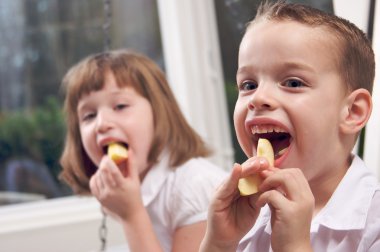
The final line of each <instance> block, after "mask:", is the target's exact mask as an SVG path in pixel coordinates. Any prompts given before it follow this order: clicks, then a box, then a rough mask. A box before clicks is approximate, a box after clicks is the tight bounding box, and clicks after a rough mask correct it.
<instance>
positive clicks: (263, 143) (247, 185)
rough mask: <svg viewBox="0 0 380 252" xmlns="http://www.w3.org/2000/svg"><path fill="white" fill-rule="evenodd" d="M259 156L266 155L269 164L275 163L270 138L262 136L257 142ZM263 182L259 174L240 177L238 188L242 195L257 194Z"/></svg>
mask: <svg viewBox="0 0 380 252" xmlns="http://www.w3.org/2000/svg"><path fill="white" fill-rule="evenodd" d="M257 156H258V157H265V158H266V159H267V160H268V162H269V164H270V165H271V166H273V164H274V153H273V147H272V145H271V143H270V142H269V140H268V139H265V138H260V139H259V142H258V144H257ZM260 184H261V177H260V176H259V175H258V174H254V175H252V176H249V177H246V178H241V179H239V184H238V188H239V191H240V195H242V196H247V195H252V194H255V193H257V192H258V191H259V186H260Z"/></svg>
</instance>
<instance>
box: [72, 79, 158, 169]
mask: <svg viewBox="0 0 380 252" xmlns="http://www.w3.org/2000/svg"><path fill="white" fill-rule="evenodd" d="M77 111H78V119H79V128H80V133H81V140H82V143H83V146H84V149H85V150H86V153H87V155H88V156H89V157H90V159H91V160H92V162H93V163H94V164H95V165H96V166H98V165H99V163H100V161H101V159H102V157H103V156H104V155H106V151H107V146H108V145H109V144H110V143H111V142H121V143H123V144H125V145H127V146H128V164H131V163H133V164H134V165H137V166H138V170H139V173H140V174H141V173H143V172H145V171H146V170H147V169H148V162H147V158H148V154H149V150H150V147H151V144H152V140H153V127H154V126H153V112H152V107H151V105H150V102H149V101H148V100H147V99H146V98H144V97H142V96H141V95H139V94H138V93H137V92H136V91H135V90H134V89H133V88H132V87H123V88H119V87H118V86H117V84H116V80H115V77H114V75H113V74H112V73H108V74H107V75H106V78H105V85H104V87H103V89H101V90H100V91H94V92H91V93H90V94H88V95H84V96H83V97H82V98H81V99H80V101H79V103H78V108H77Z"/></svg>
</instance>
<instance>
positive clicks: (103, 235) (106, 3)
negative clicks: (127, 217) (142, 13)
mask: <svg viewBox="0 0 380 252" xmlns="http://www.w3.org/2000/svg"><path fill="white" fill-rule="evenodd" d="M103 8H104V16H105V18H104V23H103V33H104V41H103V43H104V45H103V46H104V51H108V50H109V49H110V45H111V37H110V27H111V18H112V13H111V0H103ZM101 211H102V215H103V218H102V223H101V225H100V227H99V239H100V243H101V244H100V250H99V251H100V252H104V251H106V247H107V232H108V229H107V214H106V213H105V212H104V210H103V208H102V209H101Z"/></svg>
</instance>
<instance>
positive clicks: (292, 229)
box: [256, 168, 314, 252]
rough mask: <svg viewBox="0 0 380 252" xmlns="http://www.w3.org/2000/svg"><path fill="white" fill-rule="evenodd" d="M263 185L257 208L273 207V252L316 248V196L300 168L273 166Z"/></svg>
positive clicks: (265, 174)
mask: <svg viewBox="0 0 380 252" xmlns="http://www.w3.org/2000/svg"><path fill="white" fill-rule="evenodd" d="M262 175H263V176H264V177H265V179H264V181H263V183H262V184H261V186H260V191H261V192H262V194H260V195H259V197H258V199H257V202H256V207H257V208H260V207H262V206H264V205H265V204H268V205H269V207H270V209H271V212H272V214H271V225H272V236H271V243H272V249H273V251H292V252H294V251H312V250H311V245H310V225H311V220H312V216H313V210H314V196H313V194H312V192H311V189H310V187H309V184H308V181H307V180H306V178H305V176H304V175H303V173H302V171H301V170H300V169H295V168H294V169H277V168H269V169H268V170H265V171H262Z"/></svg>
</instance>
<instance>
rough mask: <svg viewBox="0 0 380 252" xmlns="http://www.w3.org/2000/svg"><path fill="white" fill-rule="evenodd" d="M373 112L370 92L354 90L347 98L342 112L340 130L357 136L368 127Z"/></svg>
mask: <svg viewBox="0 0 380 252" xmlns="http://www.w3.org/2000/svg"><path fill="white" fill-rule="evenodd" d="M371 111H372V97H371V94H370V93H369V92H368V90H366V89H363V88H360V89H356V90H354V91H353V92H352V93H351V94H350V95H349V96H347V98H346V104H345V106H344V107H343V110H342V118H341V122H340V127H339V128H340V130H341V132H342V133H346V134H356V133H358V132H359V131H360V130H361V129H362V128H364V126H365V125H366V123H367V121H368V119H369V117H370V115H371Z"/></svg>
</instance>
